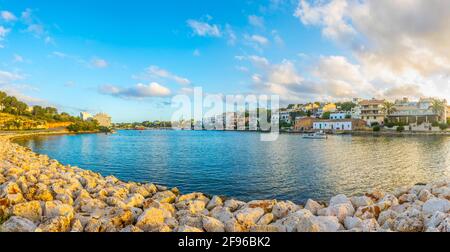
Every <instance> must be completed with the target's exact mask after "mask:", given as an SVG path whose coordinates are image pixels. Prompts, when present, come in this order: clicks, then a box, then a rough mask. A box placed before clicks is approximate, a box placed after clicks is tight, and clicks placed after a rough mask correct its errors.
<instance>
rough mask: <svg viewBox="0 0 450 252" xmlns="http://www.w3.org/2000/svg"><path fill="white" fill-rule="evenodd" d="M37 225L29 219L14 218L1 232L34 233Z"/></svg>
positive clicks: (4, 224)
mask: <svg viewBox="0 0 450 252" xmlns="http://www.w3.org/2000/svg"><path fill="white" fill-rule="evenodd" d="M34 230H36V225H35V224H34V223H33V222H32V221H31V220H28V219H25V218H22V217H19V216H13V217H11V218H9V219H8V220H7V221H6V222H5V223H3V225H1V226H0V232H34Z"/></svg>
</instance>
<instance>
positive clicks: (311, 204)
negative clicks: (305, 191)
mask: <svg viewBox="0 0 450 252" xmlns="http://www.w3.org/2000/svg"><path fill="white" fill-rule="evenodd" d="M322 208H324V206H322V205H321V204H319V203H318V202H316V201H314V200H312V199H308V201H306V204H305V209H307V210H309V211H310V212H311V213H312V214H314V215H317V211H319V210H320V209H322Z"/></svg>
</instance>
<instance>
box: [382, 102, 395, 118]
mask: <svg viewBox="0 0 450 252" xmlns="http://www.w3.org/2000/svg"><path fill="white" fill-rule="evenodd" d="M382 111H383V113H385V114H386V115H387V116H390V115H392V114H393V113H394V112H395V111H397V109H396V108H395V104H394V103H392V102H389V101H385V102H384V103H383V108H382Z"/></svg>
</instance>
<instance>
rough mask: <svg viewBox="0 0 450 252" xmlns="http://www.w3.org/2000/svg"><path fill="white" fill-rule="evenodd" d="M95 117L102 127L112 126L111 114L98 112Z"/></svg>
mask: <svg viewBox="0 0 450 252" xmlns="http://www.w3.org/2000/svg"><path fill="white" fill-rule="evenodd" d="M94 119H95V120H97V122H98V125H100V126H102V127H111V125H112V123H111V116H109V115H108V114H106V113H98V114H96V115H95V116H94Z"/></svg>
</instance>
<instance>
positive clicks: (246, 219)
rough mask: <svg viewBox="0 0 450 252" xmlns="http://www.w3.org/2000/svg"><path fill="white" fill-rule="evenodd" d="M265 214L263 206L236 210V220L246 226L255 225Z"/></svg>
mask: <svg viewBox="0 0 450 252" xmlns="http://www.w3.org/2000/svg"><path fill="white" fill-rule="evenodd" d="M263 215H264V210H263V209H262V208H259V207H256V208H244V209H241V210H238V211H236V213H235V215H234V216H235V217H236V220H237V221H238V222H239V223H241V224H242V225H244V226H247V227H250V226H252V225H255V224H256V222H257V221H258V220H259V218H261V216H263Z"/></svg>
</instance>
